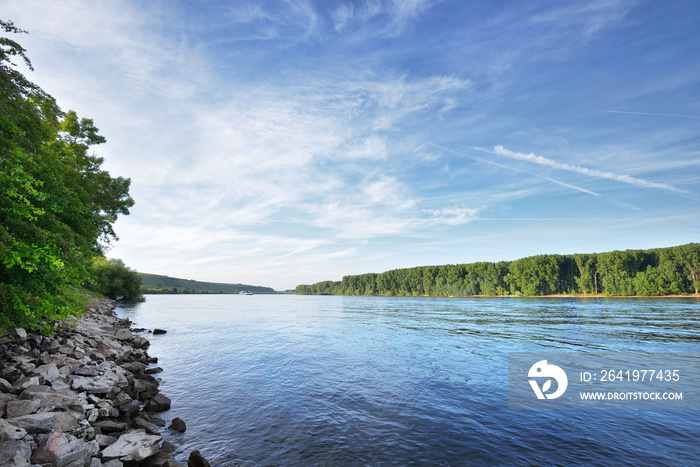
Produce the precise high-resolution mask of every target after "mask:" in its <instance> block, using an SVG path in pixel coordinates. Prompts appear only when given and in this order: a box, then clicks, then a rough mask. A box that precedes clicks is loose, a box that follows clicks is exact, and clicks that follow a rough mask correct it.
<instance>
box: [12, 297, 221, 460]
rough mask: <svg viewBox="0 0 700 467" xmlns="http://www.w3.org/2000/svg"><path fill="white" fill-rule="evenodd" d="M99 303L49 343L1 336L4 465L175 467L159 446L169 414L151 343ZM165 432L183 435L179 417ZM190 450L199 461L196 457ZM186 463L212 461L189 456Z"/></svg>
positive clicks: (18, 334)
mask: <svg viewBox="0 0 700 467" xmlns="http://www.w3.org/2000/svg"><path fill="white" fill-rule="evenodd" d="M113 308H114V302H112V301H110V300H102V301H96V302H94V303H93V304H92V305H91V308H90V309H89V311H88V312H87V313H86V316H85V317H83V318H81V319H80V320H79V321H77V323H76V324H75V325H74V326H62V327H60V328H59V329H57V331H56V333H55V334H54V335H51V336H42V335H41V334H34V333H27V332H26V331H25V330H23V329H13V330H10V332H8V333H6V334H5V335H4V336H2V337H0V415H1V418H0V465H2V466H5V465H7V466H29V465H35V466H39V465H41V466H58V467H88V466H89V467H97V466H109V467H118V466H122V465H127V466H134V465H136V466H149V467H160V466H168V467H172V466H179V465H181V464H179V463H177V462H176V461H175V460H174V459H173V458H172V456H171V453H172V452H173V451H175V446H173V445H172V444H170V443H169V442H167V441H163V442H162V443H161V441H162V437H161V435H160V429H161V427H164V426H165V421H164V420H163V419H161V418H159V417H157V416H156V413H158V412H163V411H165V410H168V409H169V408H170V400H169V399H168V398H167V397H166V396H164V395H163V394H161V393H160V392H158V385H159V382H158V380H157V379H156V378H155V377H154V376H153V375H154V374H156V373H158V372H159V371H161V369H160V368H158V367H153V366H152V364H155V363H157V361H158V360H157V359H156V358H153V357H149V356H148V353H147V352H146V349H147V348H148V346H149V342H148V340H146V339H145V338H143V337H141V336H138V335H134V334H132V331H131V329H130V325H131V322H130V321H129V320H128V319H127V320H120V319H117V318H116V317H115V316H114V314H113V311H112V310H113ZM171 429H175V430H177V431H184V430H185V424H184V422H182V420H179V419H176V420H173V424H172V425H171ZM195 453H196V455H195ZM195 453H193V456H191V457H190V461H189V464H190V465H204V466H207V465H209V463H208V462H207V461H206V460H205V459H203V458H201V455H199V452H197V451H195Z"/></svg>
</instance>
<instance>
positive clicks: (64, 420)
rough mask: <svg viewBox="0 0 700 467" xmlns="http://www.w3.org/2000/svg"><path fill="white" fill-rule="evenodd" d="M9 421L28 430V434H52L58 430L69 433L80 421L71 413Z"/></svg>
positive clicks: (56, 413)
mask: <svg viewBox="0 0 700 467" xmlns="http://www.w3.org/2000/svg"><path fill="white" fill-rule="evenodd" d="M7 421H8V422H10V423H11V424H13V425H15V426H17V427H19V428H23V429H25V430H27V433H52V432H53V431H54V430H56V429H60V430H61V431H63V432H68V431H71V430H74V429H76V428H77V427H78V419H77V418H76V417H75V415H73V414H72V413H71V412H40V413H34V414H29V415H22V416H21V417H16V418H10V419H8V420H7Z"/></svg>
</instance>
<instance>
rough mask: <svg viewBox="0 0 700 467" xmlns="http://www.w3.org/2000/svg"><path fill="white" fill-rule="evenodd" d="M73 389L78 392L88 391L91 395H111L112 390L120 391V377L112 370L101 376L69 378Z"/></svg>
mask: <svg viewBox="0 0 700 467" xmlns="http://www.w3.org/2000/svg"><path fill="white" fill-rule="evenodd" d="M69 381H70V386H71V388H73V389H75V390H76V391H87V392H89V393H91V394H109V393H110V392H111V391H112V390H115V391H118V388H117V383H119V382H120V381H119V377H118V376H117V375H116V373H114V372H113V371H111V370H107V371H105V372H104V374H103V375H101V376H96V377H94V378H93V377H90V376H71V377H70V378H69Z"/></svg>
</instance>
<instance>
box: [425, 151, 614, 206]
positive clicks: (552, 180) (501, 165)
mask: <svg viewBox="0 0 700 467" xmlns="http://www.w3.org/2000/svg"><path fill="white" fill-rule="evenodd" d="M428 145H429V146H432V147H434V148H438V149H442V150H443V151H447V152H451V153H453V154H457V155H458V156H464V157H468V158H470V159H473V160H475V161H478V162H483V163H485V164H491V165H495V166H496V167H501V168H503V169H507V170H512V171H513V172H520V173H525V174H528V175H532V176H533V177H537V178H542V179H544V180H548V181H550V182H552V183H556V184H557V185H561V186H565V187H567V188H571V189H573V190H578V191H582V192H583V193H588V194H589V195H593V196H600V195H599V194H598V193H595V192H593V191H590V190H586V189H585V188H581V187H578V186H576V185H571V184H569V183H564V182H560V181H559V180H555V179H553V178H550V177H545V176H544V175H540V174H536V173H533V172H529V171H527V170H522V169H516V168H515V167H509V166H507V165H504V164H499V163H498V162H493V161H490V160H487V159H482V158H480V157H474V156H470V155H468V154H464V153H461V152H457V151H453V150H452V149H448V148H444V147H442V146H438V145H437V144H428ZM470 149H476V150H478V151H485V152H490V151H486V150H485V149H481V148H470Z"/></svg>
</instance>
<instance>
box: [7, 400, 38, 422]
mask: <svg viewBox="0 0 700 467" xmlns="http://www.w3.org/2000/svg"><path fill="white" fill-rule="evenodd" d="M40 407H41V402H39V401H38V400H20V399H18V400H14V401H8V402H7V406H6V407H5V413H6V414H7V418H15V417H20V416H22V415H27V414H30V413H36V412H38V411H39V408H40Z"/></svg>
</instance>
